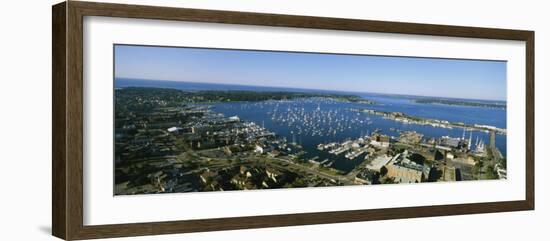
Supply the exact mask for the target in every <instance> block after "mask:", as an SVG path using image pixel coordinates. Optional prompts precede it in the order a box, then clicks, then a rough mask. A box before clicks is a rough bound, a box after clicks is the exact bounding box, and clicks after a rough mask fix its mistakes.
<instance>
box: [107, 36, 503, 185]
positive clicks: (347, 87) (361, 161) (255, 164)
mask: <svg viewBox="0 0 550 241" xmlns="http://www.w3.org/2000/svg"><path fill="white" fill-rule="evenodd" d="M113 50H114V76H113V81H114V84H113V88H114V97H113V98H114V120H113V121H114V122H113V126H114V133H113V140H114V155H113V162H114V163H113V165H114V183H113V188H114V191H113V192H114V195H134V194H157V193H187V192H207V191H236V190H258V189H280V188H304V187H310V188H315V187H331V186H349V185H364V186H365V188H367V187H366V186H368V185H379V184H412V183H422V184H419V185H430V184H429V183H434V182H457V181H474V182H481V181H487V180H494V181H499V180H500V181H502V180H505V179H506V163H507V160H506V149H507V146H506V96H507V94H506V93H507V89H506V81H507V80H506V61H497V60H469V59H444V58H426V57H399V56H376V55H351V54H335V53H310V52H285V51H265V50H238V49H214V48H194V47H168V46H145V45H123V44H115V45H114V48H113Z"/></svg>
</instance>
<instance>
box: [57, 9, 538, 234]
mask: <svg viewBox="0 0 550 241" xmlns="http://www.w3.org/2000/svg"><path fill="white" fill-rule="evenodd" d="M52 11H53V13H52V28H53V30H52V35H53V36H52V63H53V66H52V82H53V86H52V104H53V112H52V116H53V117H52V118H53V120H52V129H53V130H52V131H53V135H52V136H53V137H52V138H53V139H52V143H53V147H52V233H53V235H54V236H57V237H59V238H62V239H66V240H77V239H92V238H110V237H123V236H138V235H156V234H171V233H186V232H203V231H214V230H229V229H246V228H265V227H276V226H291V225H308V224H324V223H339V222H356V221H368V220H384V219H398V218H413V217H429V216H442V215H460V214H474V213H492V212H504V211H520V210H533V209H534V208H535V186H534V185H535V184H534V180H535V179H534V174H535V172H534V153H535V152H534V151H535V150H534V148H535V143H534V142H535V137H534V133H535V124H534V115H535V109H534V108H535V107H534V105H535V103H534V94H535V86H534V66H535V64H534V60H535V57H534V41H535V34H534V32H533V31H523V30H508V29H493V28H476V27H461V26H445V25H432V24H416V23H401V22H384V21H369V20H356V19H340V18H324V17H309V16H291V15H276V14H263V13H247V12H229V11H213V10H199V9H183V8H169V7H155V6H138V5H123V4H110V3H94V2H77V1H68V2H63V3H59V4H57V5H54V6H53V7H52ZM84 16H108V17H121V18H143V19H161V20H179V21H194V22H210V23H229V24H246V25H261V26H281V27H297V28H314V29H331V30H348V31H368V32H382V33H399V34H419V35H434V36H452V37H467V38H482V39H503V40H519V41H524V42H525V43H526V49H525V53H526V64H527V65H526V73H525V75H526V83H525V84H526V98H527V99H526V102H527V106H526V107H527V108H526V110H527V111H526V113H525V118H526V124H527V126H526V143H525V145H526V156H525V162H526V180H525V181H526V193H525V200H517V201H503V202H490V203H473V204H457V205H438V206H422V207H403V208H385V209H370V210H353V211H351V210H350V211H337V212H317V213H304V214H285V215H268V216H252V217H235V218H216V219H203V220H182V221H170V222H152V223H135V224H114V225H96V226H87V225H84V224H83V181H82V177H83V156H82V150H83V149H82V148H83V140H82V138H83V134H82V131H83V130H82V127H83V118H82V115H83V98H82V91H83V74H82V71H83V17H84Z"/></svg>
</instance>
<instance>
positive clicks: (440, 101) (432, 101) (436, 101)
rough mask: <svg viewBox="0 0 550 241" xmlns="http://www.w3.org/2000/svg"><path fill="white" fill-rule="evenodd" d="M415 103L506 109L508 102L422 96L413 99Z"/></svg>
mask: <svg viewBox="0 0 550 241" xmlns="http://www.w3.org/2000/svg"><path fill="white" fill-rule="evenodd" d="M413 101H414V102H415V103H421V104H442V105H460V106H473V107H483V108H494V109H506V103H498V102H482V101H469V100H456V99H443V98H421V99H415V100H413Z"/></svg>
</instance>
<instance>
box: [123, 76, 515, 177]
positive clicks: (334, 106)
mask: <svg viewBox="0 0 550 241" xmlns="http://www.w3.org/2000/svg"><path fill="white" fill-rule="evenodd" d="M128 86H141V87H161V88H174V89H180V90H187V91H197V90H252V91H300V92H320V91H319V90H304V89H291V88H271V87H257V86H238V85H218V84H198V83H185V82H171V81H148V80H132V79H117V80H116V82H115V87H128ZM322 92H327V91H322ZM329 93H343V92H329ZM343 94H355V95H359V96H361V97H363V98H365V99H368V100H372V101H375V102H376V103H377V104H376V105H368V104H359V103H343V102H335V101H330V100H326V99H322V98H307V99H297V100H291V101H261V102H224V103H216V104H213V105H212V107H213V110H214V111H216V112H220V113H223V114H224V115H226V116H235V115H236V116H239V118H241V120H244V121H252V122H255V123H256V124H258V125H263V126H264V127H265V128H267V129H268V130H270V131H273V132H275V133H276V134H277V135H279V136H281V137H285V138H286V139H287V140H289V141H292V140H294V141H296V142H297V143H299V144H300V145H302V146H303V148H304V149H305V150H306V151H307V153H308V154H307V157H308V158H313V157H318V158H319V159H318V161H323V160H325V159H327V158H329V157H330V159H331V160H335V161H334V163H333V166H332V167H334V168H337V169H339V170H342V171H350V170H352V169H353V168H354V167H355V166H356V165H358V164H359V163H361V162H362V160H363V157H364V156H360V157H359V158H356V159H354V160H349V159H346V158H345V157H343V154H342V155H340V156H335V155H332V154H328V153H327V152H322V151H319V150H317V148H316V147H317V144H319V143H328V142H334V141H336V142H342V141H344V140H346V139H356V138H359V137H360V136H363V135H366V134H368V133H372V132H373V131H375V130H379V131H380V132H381V133H383V134H386V135H390V136H395V137H397V136H399V131H405V130H408V131H416V132H419V133H422V134H424V136H425V137H441V136H452V137H462V135H463V129H461V128H453V129H447V128H438V127H432V126H427V125H414V124H405V123H402V122H397V121H393V120H388V119H384V118H382V117H380V116H377V115H372V114H368V113H358V112H353V111H350V110H349V109H351V108H368V109H375V110H379V111H391V112H394V111H399V112H403V113H405V114H407V115H410V116H418V117H424V118H433V119H439V120H447V121H451V122H464V123H467V124H483V125H492V126H496V127H499V128H506V110H505V109H493V108H485V107H471V106H454V105H442V104H423V103H415V102H414V99H416V98H421V97H416V96H400V95H385V94H372V93H343ZM471 135H472V140H473V141H475V140H476V139H480V140H483V141H484V142H485V144H488V143H489V134H488V133H484V132H479V131H473V132H472V134H471ZM465 136H466V138H469V136H470V132H466V135H465ZM496 146H497V147H498V148H499V150H500V151H501V152H502V154H503V155H504V156H506V136H504V135H496Z"/></svg>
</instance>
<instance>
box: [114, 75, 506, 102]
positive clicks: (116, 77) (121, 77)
mask: <svg viewBox="0 0 550 241" xmlns="http://www.w3.org/2000/svg"><path fill="white" fill-rule="evenodd" d="M114 78H115V80H116V79H119V78H120V79H133V80H145V81H167V82H179V83H193V84H218V85H232V86H248V87H265V88H288V89H298V90H317V91H333V92H350V93H362V94H379V95H400V96H415V97H435V98H448V99H463V100H483V101H500V102H507V99H504V100H495V99H473V98H460V97H448V96H435V95H415V94H398V93H383V92H372V91H366V92H365V91H352V90H327V89H308V88H299V87H288V86H266V85H244V84H233V83H216V82H195V81H184V80H165V79H145V78H136V77H123V76H114Z"/></svg>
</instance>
